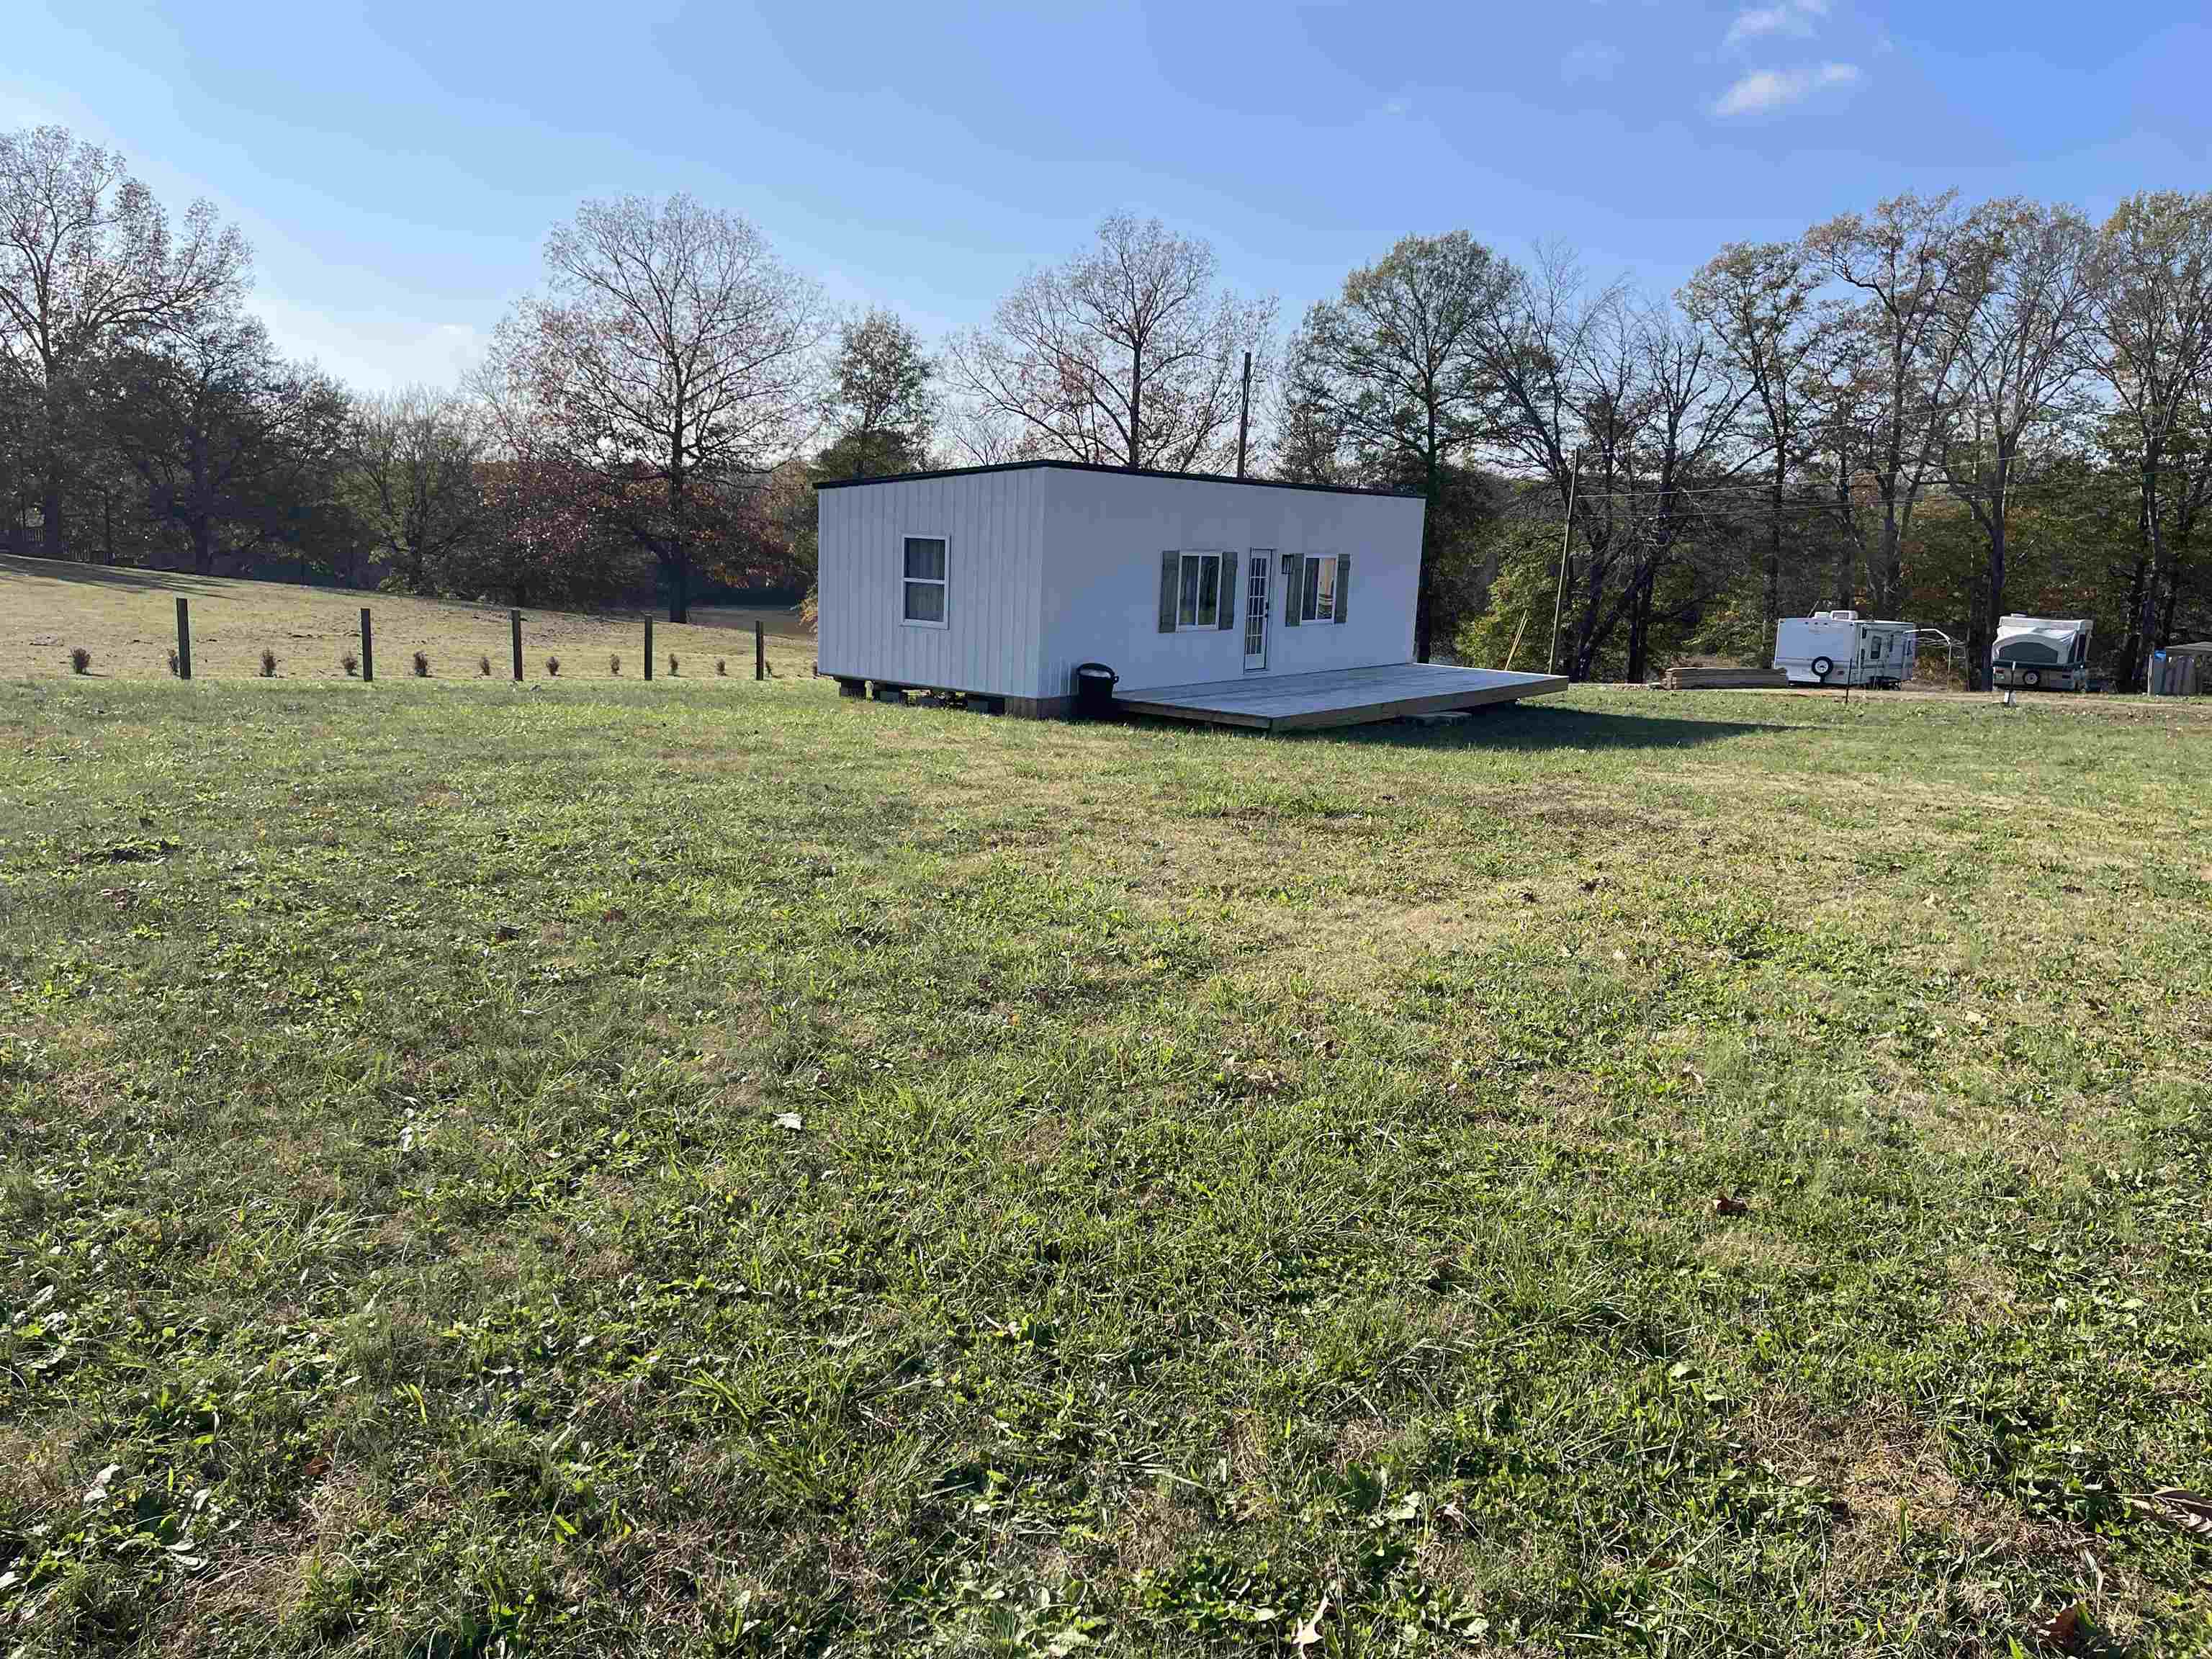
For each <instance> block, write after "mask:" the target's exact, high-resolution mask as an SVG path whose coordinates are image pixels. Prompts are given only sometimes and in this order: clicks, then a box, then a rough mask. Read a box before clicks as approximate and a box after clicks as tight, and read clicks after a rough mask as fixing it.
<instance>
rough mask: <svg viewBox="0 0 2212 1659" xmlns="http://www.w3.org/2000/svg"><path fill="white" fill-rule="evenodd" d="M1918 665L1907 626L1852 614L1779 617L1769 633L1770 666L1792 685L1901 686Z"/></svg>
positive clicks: (1915, 641)
mask: <svg viewBox="0 0 2212 1659" xmlns="http://www.w3.org/2000/svg"><path fill="white" fill-rule="evenodd" d="M1919 661H1920V636H1919V632H1918V630H1917V629H1915V628H1914V627H1913V625H1912V624H1911V623H1908V622H1877V621H1875V620H1874V619H1872V618H1871V617H1862V616H1860V615H1859V613H1858V612H1857V611H1814V613H1813V614H1812V615H1811V616H1809V617H1784V618H1783V619H1782V620H1781V621H1780V622H1779V623H1777V624H1776V626H1775V629H1774V665H1775V666H1776V667H1777V668H1778V669H1780V670H1782V671H1783V672H1784V673H1785V674H1787V675H1788V676H1789V677H1790V684H1793V685H1887V686H1891V687H1896V686H1899V685H1902V684H1904V683H1905V681H1907V680H1909V679H1911V678H1912V671H1913V669H1914V668H1915V667H1916V666H1917V665H1918V663H1919Z"/></svg>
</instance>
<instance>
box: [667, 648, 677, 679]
mask: <svg viewBox="0 0 2212 1659" xmlns="http://www.w3.org/2000/svg"><path fill="white" fill-rule="evenodd" d="M668 673H669V678H671V679H672V678H675V676H676V675H677V673H678V669H677V666H676V653H674V652H673V651H671V652H670V653H668Z"/></svg>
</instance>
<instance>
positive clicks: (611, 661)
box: [607, 652, 622, 674]
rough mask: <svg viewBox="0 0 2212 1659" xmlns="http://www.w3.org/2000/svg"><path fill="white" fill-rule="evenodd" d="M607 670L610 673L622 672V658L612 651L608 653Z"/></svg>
mask: <svg viewBox="0 0 2212 1659" xmlns="http://www.w3.org/2000/svg"><path fill="white" fill-rule="evenodd" d="M607 672H608V673H610V674H620V673H621V672H622V659H621V658H620V657H618V656H616V655H615V654H614V653H612V652H609V653H607Z"/></svg>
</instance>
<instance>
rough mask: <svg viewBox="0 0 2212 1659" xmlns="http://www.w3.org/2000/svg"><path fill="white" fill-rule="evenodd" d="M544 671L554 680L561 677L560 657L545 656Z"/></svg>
mask: <svg viewBox="0 0 2212 1659" xmlns="http://www.w3.org/2000/svg"><path fill="white" fill-rule="evenodd" d="M545 672H546V674H547V675H548V676H549V677H550V678H553V679H556V680H557V679H559V678H561V659H560V658H558V657H548V658H546V659H545Z"/></svg>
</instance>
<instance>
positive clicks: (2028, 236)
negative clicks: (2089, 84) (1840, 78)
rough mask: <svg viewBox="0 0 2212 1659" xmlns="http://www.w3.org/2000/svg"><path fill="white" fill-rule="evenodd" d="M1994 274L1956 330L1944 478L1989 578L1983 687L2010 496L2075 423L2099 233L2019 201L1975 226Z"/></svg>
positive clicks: (1979, 646)
mask: <svg viewBox="0 0 2212 1659" xmlns="http://www.w3.org/2000/svg"><path fill="white" fill-rule="evenodd" d="M1974 228H1975V234H1977V235H1978V237H1979V238H1981V239H1983V240H1984V245H1985V246H1986V247H1987V249H1988V257H1989V265H1988V269H1987V271H1986V274H1985V276H1984V277H1983V279H1982V280H1981V282H1980V283H1979V284H1978V287H1979V289H1980V292H1979V293H1978V295H1975V296H1974V299H1973V303H1972V305H1971V306H1968V307H1966V308H1965V309H1964V310H1963V312H1962V313H1960V316H1959V317H1958V318H1957V319H1956V321H1955V325H1954V326H1955V328H1956V330H1957V333H1958V347H1957V376H1956V378H1957V383H1958V387H1959V395H1958V407H1957V410H1956V413H1955V416H1954V419H1953V421H1952V422H1950V423H1949V427H1948V433H1947V441H1946V443H1945V445H1944V447H1943V451H1942V471H1943V479H1944V482H1945V483H1946V484H1947V485H1948V486H1949V488H1950V489H1951V490H1952V493H1953V494H1954V495H1957V496H1958V498H1959V499H1960V501H1963V502H1964V503H1965V504H1966V508H1967V510H1968V511H1969V512H1971V513H1972V514H1973V515H1974V522H1975V523H1976V524H1978V526H1981V530H1982V534H1983V537H1984V539H1985V540H1986V541H1987V543H1988V545H1989V565H1988V570H1989V577H1988V582H1987V586H1986V590H1985V592H1984V596H1983V606H1982V612H1983V614H1982V617H1981V618H1980V623H1981V625H1980V628H1979V629H1978V631H1977V637H1976V641H1975V649H1974V651H1973V652H1972V655H1971V656H1970V659H1969V660H1970V662H1972V664H1973V665H1974V670H1973V671H1974V672H1975V673H1976V674H1977V676H1978V674H1979V673H1980V671H1981V668H1982V665H1983V664H1984V662H1985V661H1986V657H1987V653H1988V650H1989V648H1990V646H1992V645H1993V644H1994V643H1995V641H1996V630H1997V618H1998V617H2000V616H2002V614H2003V612H2004V592H2005V578H2006V574H2007V573H2006V555H2007V549H2008V531H2009V528H2010V524H2011V516H2012V514H2011V508H2012V488H2013V484H2014V481H2015V475H2016V474H2017V473H2018V471H2019V470H2020V468H2021V465H2022V464H2023V463H2024V462H2032V460H2033V447H2034V446H2035V444H2036V442H2037V441H2038V440H2039V438H2040V437H2041V436H2042V435H2045V434H2046V433H2047V432H2048V431H2049V430H2050V429H2051V428H2052V427H2054V425H2056V424H2057V423H2058V422H2063V420H2064V419H2065V418H2066V417H2067V416H2069V415H2071V414H2073V413H2075V412H2076V410H2078V409H2079V407H2080V399H2079V398H2078V397H2077V396H2076V395H2075V394H2076V393H2078V392H2079V390H2080V386H2081V351H2080V346H2081V341H2082V339H2083V337H2084V334H2085V331H2086V330H2087V327H2088V325H2089V323H2090V320H2091V308H2092V301H2093V298H2094V296H2095V295H2096V293H2097V291H2098V287H2099V283H2098V276H2097V264H2098V249H2097V239H2096V234H2095V233H2094V232H2093V231H2092V230H2091V228H2090V227H2089V223H2088V221H2087V220H2086V219H2084V218H2083V217H2082V216H2081V215H2080V214H2078V213H2076V212H2075V210H2073V209H2071V208H2067V207H2045V206H2042V205H2040V204H2037V203H2033V202H2028V201H2023V200H2021V199H2020V198H2018V197H2012V198H2009V199H2007V200H2003V201H1996V202H1990V203H1989V204H1985V205H1984V206H1983V207H1981V208H1979V209H1978V210H1976V212H1975V215H1974Z"/></svg>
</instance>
